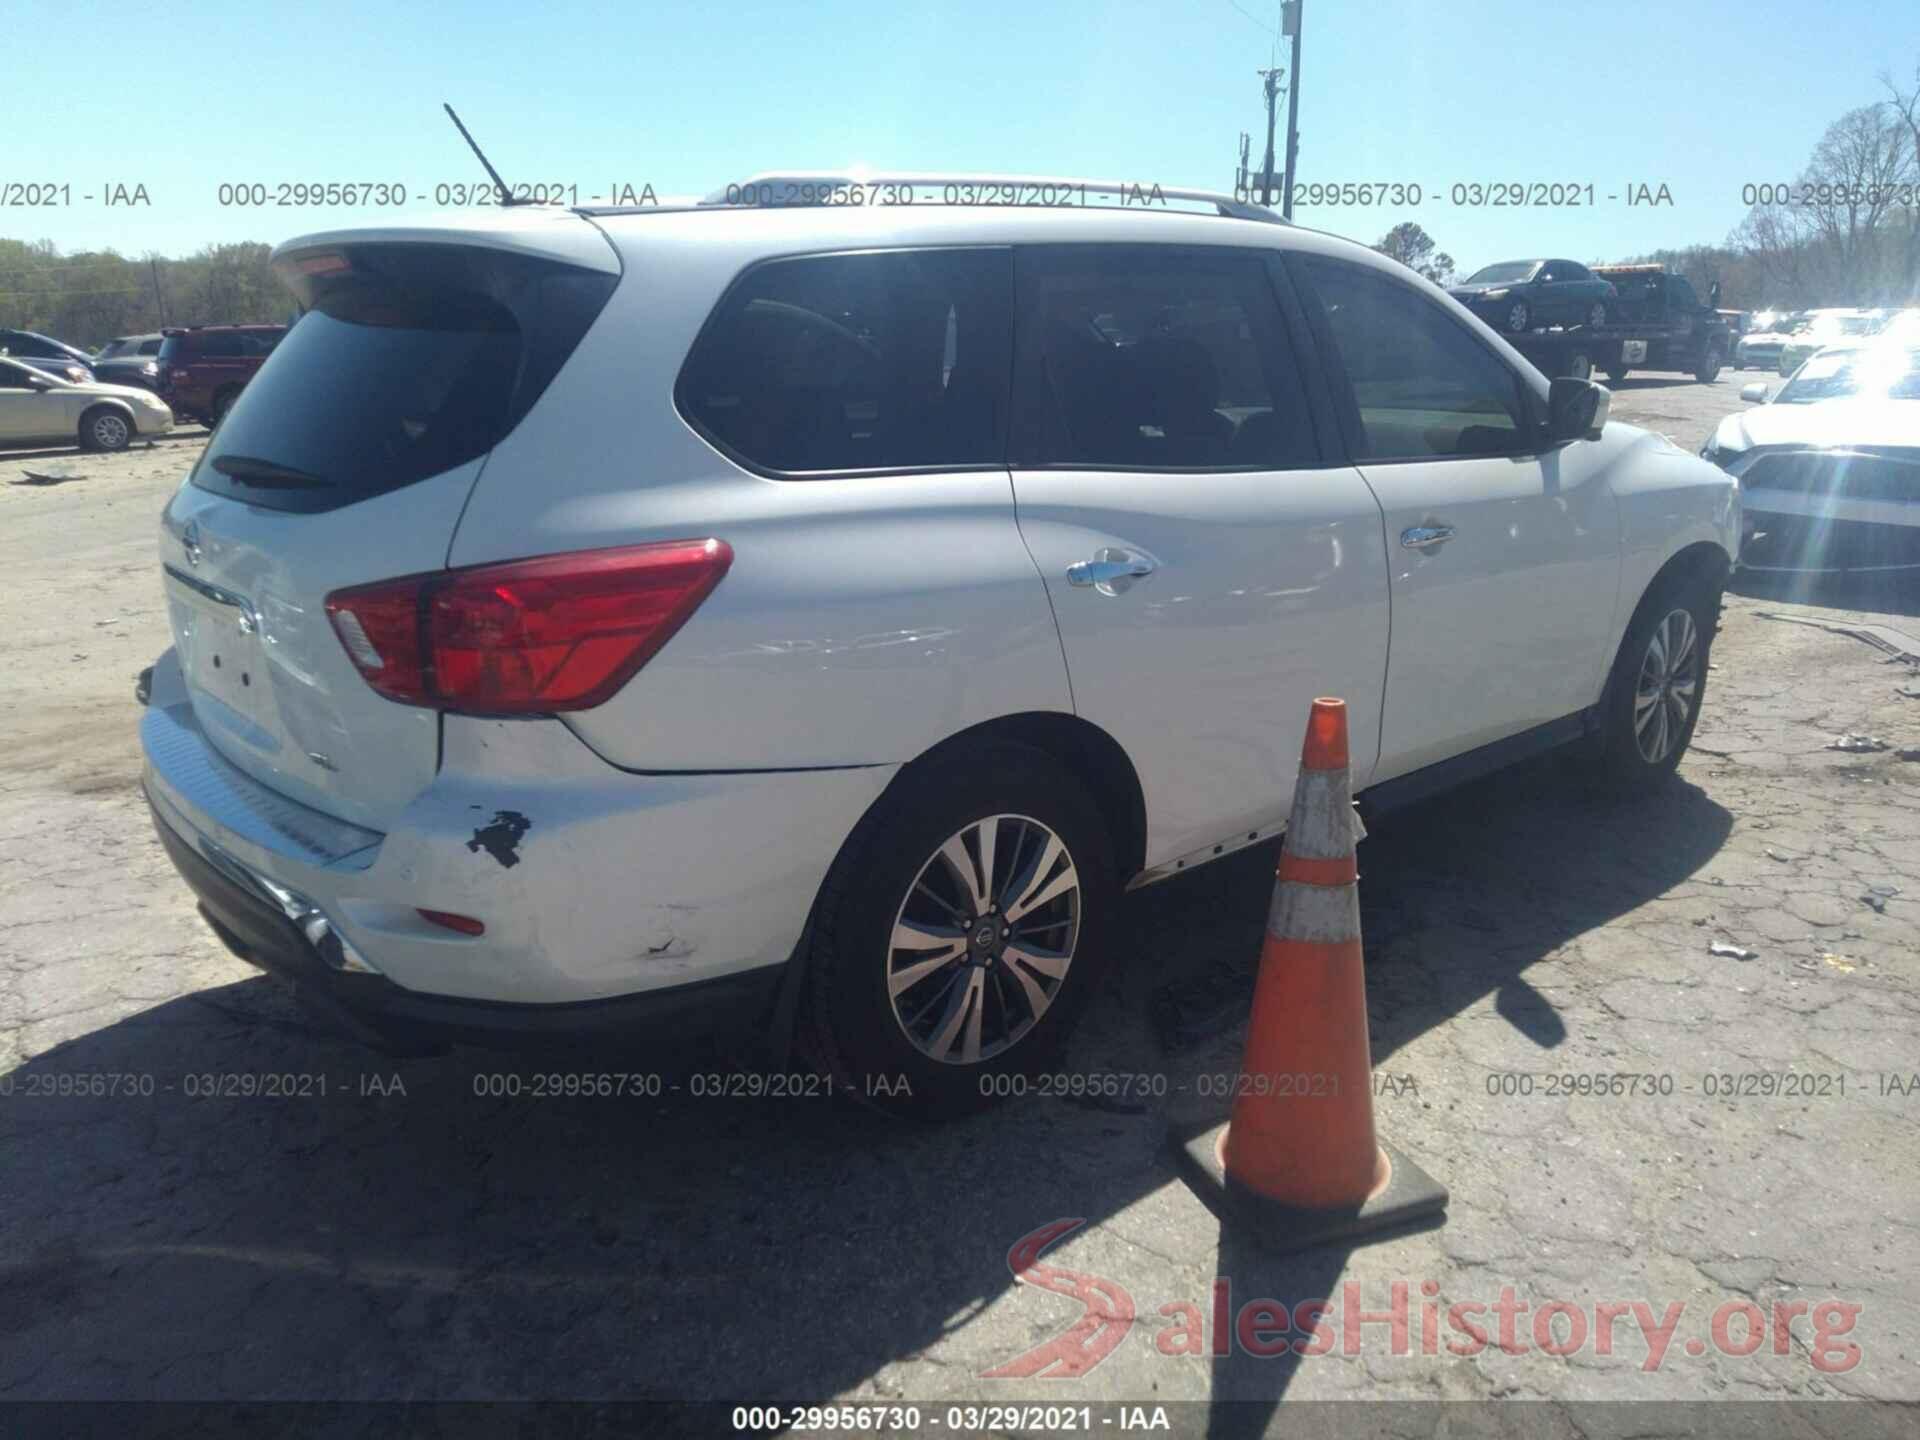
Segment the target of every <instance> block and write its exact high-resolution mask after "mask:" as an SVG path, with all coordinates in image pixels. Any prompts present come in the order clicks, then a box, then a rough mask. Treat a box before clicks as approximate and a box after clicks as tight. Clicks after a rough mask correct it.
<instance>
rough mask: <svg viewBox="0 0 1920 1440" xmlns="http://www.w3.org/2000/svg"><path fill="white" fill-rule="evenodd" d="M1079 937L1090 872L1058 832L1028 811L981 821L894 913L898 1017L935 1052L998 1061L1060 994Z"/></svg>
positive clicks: (892, 956)
mask: <svg viewBox="0 0 1920 1440" xmlns="http://www.w3.org/2000/svg"><path fill="white" fill-rule="evenodd" d="M1079 937H1080V873H1079V871H1078V869H1076V868H1075V865H1074V860H1073V856H1072V855H1070V854H1069V853H1068V851H1067V847H1066V845H1065V844H1064V843H1063V842H1062V841H1061V839H1060V837H1059V836H1058V835H1056V834H1054V832H1053V831H1052V830H1050V829H1049V828H1047V826H1045V825H1043V824H1041V823H1040V822H1039V821H1038V820H1035V819H1033V818H1031V817H1030V816H1025V815H989V816H987V817H986V818H985V819H982V820H976V821H973V822H971V823H969V824H968V825H966V826H964V827H963V828H962V829H960V830H959V831H958V832H956V833H955V834H954V835H952V836H951V837H949V838H948V839H947V841H946V842H945V843H944V844H942V845H941V846H940V848H939V849H938V850H936V851H934V853H933V854H932V856H930V857H929V858H928V860H927V861H926V863H925V864H924V865H922V866H921V867H920V871H919V873H918V874H917V875H916V876H915V877H914V881H913V884H912V885H911V886H909V887H908V889H907V895H906V898H905V899H904V900H902V901H901V902H900V908H899V910H898V911H897V912H896V913H895V916H894V922H893V936H892V939H891V942H890V944H889V946H888V951H887V973H886V980H887V999H888V1003H889V1004H890V1005H891V1006H892V1009H893V1018H894V1020H895V1022H896V1023H897V1024H898V1025H899V1026H900V1029H901V1030H902V1032H904V1033H905V1035H906V1037H907V1039H908V1040H910V1041H912V1042H913V1045H914V1047H915V1048H916V1049H917V1050H919V1051H920V1052H921V1054H923V1055H926V1056H928V1057H929V1058H930V1059H933V1060H937V1061H939V1062H940V1063H942V1064H945V1065H973V1064H977V1063H979V1062H980V1061H982V1060H988V1059H991V1058H992V1057H993V1056H995V1055H998V1054H1000V1053H1002V1052H1003V1051H1005V1050H1007V1049H1009V1048H1011V1047H1012V1046H1014V1045H1016V1044H1018V1043H1019V1042H1020V1041H1021V1040H1022V1039H1023V1038H1025V1037H1026V1035H1027V1034H1028V1033H1029V1032H1030V1031H1031V1030H1032V1029H1033V1027H1034V1026H1035V1025H1037V1024H1039V1022H1040V1018H1041V1017H1042V1016H1043V1015H1045V1014H1046V1013H1047V1011H1048V1010H1049V1009H1050V1008H1051V1007H1052V1005H1053V1002H1054V1001H1055V1000H1056V999H1058V998H1059V995H1060V991H1061V988H1062V987H1063V986H1064V985H1065V984H1066V979H1067V970H1068V968H1069V967H1070V966H1071V965H1072V964H1073V955H1074V947H1075V945H1076V943H1077V942H1078V940H1079Z"/></svg>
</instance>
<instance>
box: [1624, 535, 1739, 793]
mask: <svg viewBox="0 0 1920 1440" xmlns="http://www.w3.org/2000/svg"><path fill="white" fill-rule="evenodd" d="M1720 595H1721V592H1720V590H1719V589H1718V588H1716V587H1714V586H1713V585H1711V584H1710V583H1709V582H1708V581H1706V580H1705V579H1703V578H1702V577H1701V576H1699V575H1698V574H1686V573H1683V574H1679V575H1674V576H1671V577H1669V578H1667V579H1665V580H1662V581H1660V582H1659V583H1658V584H1656V585H1655V586H1654V587H1653V588H1652V589H1651V590H1649V591H1648V592H1647V594H1646V596H1645V598H1643V599H1642V600H1641V602H1640V606H1639V608H1638V609H1637V610H1635V611H1634V615H1633V619H1632V621H1631V622H1630V623H1629V624H1628V626H1627V633H1626V637H1625V638H1624V639H1623V640H1622V641H1621V642H1620V653H1619V654H1618V655H1617V656H1616V657H1615V658H1614V662H1613V671H1612V673H1611V674H1610V675H1609V676H1608V677H1607V688H1606V691H1605V693H1604V694H1603V696H1602V698H1601V701H1600V735H1599V742H1598V746H1597V752H1596V757H1595V758H1596V760H1597V764H1598V769H1599V771H1600V774H1601V776H1602V778H1603V779H1604V780H1605V782H1606V783H1607V785H1608V786H1609V787H1610V788H1612V789H1614V790H1616V791H1618V792H1620V793H1623V794H1644V793H1646V792H1647V791H1650V790H1654V789H1657V788H1658V787H1659V786H1661V785H1664V784H1666V783H1667V782H1668V781H1669V780H1671V779H1672V778H1673V773H1674V771H1675V770H1676V769H1677V768H1679V765H1680V757H1681V756H1683V755H1685V754H1686V751H1687V746H1688V745H1689V744H1690V743H1691V742H1692V740H1693V732H1694V727H1695V726H1696V725H1698V724H1699V722H1700V707H1701V705H1702V704H1703V703H1704V702H1705V700H1706V695H1707V662H1708V657H1709V653H1710V651H1711V649H1712V646H1713V635H1714V630H1715V629H1716V627H1717V626H1718V624H1719V619H1720Z"/></svg>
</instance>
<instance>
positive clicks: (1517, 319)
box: [1507, 300, 1530, 331]
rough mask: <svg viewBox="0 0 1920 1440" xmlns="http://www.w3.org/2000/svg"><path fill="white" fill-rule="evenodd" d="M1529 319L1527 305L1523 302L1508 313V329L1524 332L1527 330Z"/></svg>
mask: <svg viewBox="0 0 1920 1440" xmlns="http://www.w3.org/2000/svg"><path fill="white" fill-rule="evenodd" d="M1529 318H1530V317H1529V316H1528V314H1527V305H1526V302H1525V301H1524V300H1523V301H1521V302H1520V303H1519V304H1517V305H1515V306H1514V307H1513V308H1512V309H1511V310H1509V311H1507V329H1509V330H1514V331H1519V330H1524V329H1526V328H1527V320H1528V319H1529Z"/></svg>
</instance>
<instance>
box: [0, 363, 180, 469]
mask: <svg viewBox="0 0 1920 1440" xmlns="http://www.w3.org/2000/svg"><path fill="white" fill-rule="evenodd" d="M172 428H173V411H172V410H171V409H169V408H168V406H167V402H166V401H164V400H162V399H161V398H160V397H159V396H158V395H155V394H154V393H153V392H152V391H150V390H142V389H140V388H139V387H138V386H133V385H103V384H100V383H99V382H97V381H94V380H67V379H64V378H62V377H61V376H58V375H49V374H48V373H47V372H46V371H44V370H37V369H35V368H34V367H33V366H31V365H28V364H25V363H23V362H22V361H19V360H9V359H7V358H5V357H4V356H0V445H21V444H27V443H30V442H35V441H38V442H40V443H43V444H46V443H54V442H60V443H65V444H75V443H77V444H78V445H79V446H80V448H81V449H82V450H124V449H126V448H127V446H128V445H130V444H131V443H132V442H133V441H134V439H135V438H136V437H137V438H139V439H143V440H150V439H152V438H153V437H154V436H156V435H164V434H166V433H167V432H168V431H169V430H171V429H172Z"/></svg>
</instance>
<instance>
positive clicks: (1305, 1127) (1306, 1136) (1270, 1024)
mask: <svg viewBox="0 0 1920 1440" xmlns="http://www.w3.org/2000/svg"><path fill="white" fill-rule="evenodd" d="M1363 833H1364V832H1363V831H1362V830H1361V828H1360V821H1359V817H1358V816H1356V815H1355V814H1354V811H1353V797H1352V782H1351V780H1350V778H1349V776H1348V773H1347V706H1346V702H1345V701H1343V700H1325V699H1322V700H1315V701H1314V702H1313V712H1312V714H1311V716H1310V717H1309V718H1308V721H1307V739H1306V744H1305V746H1304V748H1303V751H1302V754H1301V759H1300V778H1299V780H1298V781H1297V782H1296V783H1295V785H1294V791H1293V814H1292V818H1291V819H1289V820H1288V822H1287V832H1286V839H1285V840H1284V842H1283V843H1282V845H1281V849H1280V866H1279V870H1278V873H1277V875H1276V877H1275V882H1274V887H1273V908H1272V910H1271V911H1270V913H1269V914H1268V917H1267V938H1266V943H1265V944H1264V946H1263V947H1262V949H1261V952H1260V975H1259V979H1258V980H1257V981H1256V982H1255V985H1254V992H1253V1018H1252V1021H1251V1022H1250V1024H1249V1025H1248V1028H1247V1049H1246V1058H1245V1059H1244V1060H1243V1061H1242V1062H1241V1066H1240V1077H1239V1083H1238V1085H1237V1086H1236V1088H1235V1091H1234V1096H1233V1112H1232V1115H1231V1117H1230V1119H1229V1121H1228V1123H1227V1124H1225V1125H1215V1126H1214V1127H1213V1128H1212V1129H1210V1130H1206V1131H1203V1132H1201V1133H1199V1134H1193V1135H1188V1136H1187V1137H1185V1138H1184V1139H1179V1140H1178V1153H1179V1158H1180V1159H1181V1161H1182V1163H1183V1167H1184V1168H1185V1169H1186V1170H1187V1172H1188V1179H1189V1181H1190V1182H1191V1183H1192V1184H1193V1186H1194V1188H1195V1189H1196V1190H1198V1191H1199V1192H1200V1195H1201V1198H1203V1199H1205V1200H1207V1201H1208V1203H1209V1204H1211V1205H1213V1206H1214V1208H1215V1209H1216V1210H1219V1211H1221V1212H1222V1213H1224V1214H1226V1215H1228V1216H1237V1217H1241V1218H1245V1219H1249V1220H1251V1221H1253V1222H1254V1223H1255V1224H1257V1225H1258V1226H1259V1228H1260V1230H1261V1232H1262V1239H1263V1240H1265V1241H1266V1242H1267V1243H1269V1244H1271V1245H1273V1246H1274V1247H1275V1248H1279V1249H1285V1250H1298V1249H1304V1248H1305V1247H1306V1246H1309V1245H1315V1244H1318V1243H1320V1242H1321V1241H1323V1240H1330V1239H1333V1238H1335V1237H1338V1236H1352V1235H1360V1234H1367V1233H1370V1232H1374V1231H1380V1230H1387V1229H1399V1228H1402V1227H1404V1226H1407V1225H1409V1224H1411V1223H1412V1222H1415V1221H1418V1220H1421V1219H1423V1218H1426V1217H1428V1216H1431V1215H1435V1214H1438V1213H1439V1212H1440V1211H1442V1210H1444V1209H1445V1208H1446V1203H1447V1192H1446V1189H1445V1187H1443V1186H1441V1185H1440V1184H1439V1183H1438V1182H1436V1181H1435V1180H1434V1179H1433V1178H1432V1177H1431V1176H1429V1175H1428V1174H1427V1173H1426V1172H1425V1171H1423V1170H1421V1169H1420V1167H1419V1166H1417V1165H1415V1164H1414V1163H1413V1162H1412V1161H1411V1160H1408V1159H1407V1158H1406V1157H1405V1156H1404V1155H1401V1154H1400V1153H1399V1152H1397V1151H1395V1150H1392V1149H1390V1148H1388V1147H1386V1146H1384V1145H1382V1144H1381V1143H1380V1141H1379V1140H1378V1138H1377V1137H1376V1136H1375V1134H1374V1130H1373V1085H1372V1081H1373V1058H1372V1054H1371V1051H1370V1050H1369V1048H1368V1043H1367V988H1366V977H1365V974H1364V973H1363V971H1362V969H1361V954H1360V895H1359V890H1358V886H1357V881H1358V879H1359V875H1358V871H1357V870H1356V868H1355V860H1354V844H1355V842H1356V841H1357V840H1358V839H1359V838H1360V836H1361V835H1362V834H1363Z"/></svg>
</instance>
